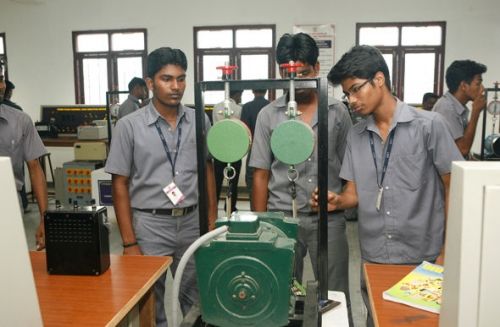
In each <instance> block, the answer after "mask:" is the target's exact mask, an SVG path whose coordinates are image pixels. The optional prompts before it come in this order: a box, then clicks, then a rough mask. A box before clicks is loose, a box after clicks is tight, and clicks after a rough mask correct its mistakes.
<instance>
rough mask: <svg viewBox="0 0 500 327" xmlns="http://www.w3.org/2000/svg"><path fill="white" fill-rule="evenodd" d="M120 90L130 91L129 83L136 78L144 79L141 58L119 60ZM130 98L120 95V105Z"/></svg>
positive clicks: (126, 95)
mask: <svg viewBox="0 0 500 327" xmlns="http://www.w3.org/2000/svg"><path fill="white" fill-rule="evenodd" d="M117 66H118V90H119V91H128V83H129V82H130V81H131V80H132V78H134V77H140V78H142V76H143V73H142V58H141V57H127V58H118V60H117ZM127 97H128V94H125V93H123V94H120V97H119V99H120V101H119V102H120V103H123V101H125V100H126V99H127Z"/></svg>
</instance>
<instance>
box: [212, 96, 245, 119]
mask: <svg viewBox="0 0 500 327" xmlns="http://www.w3.org/2000/svg"><path fill="white" fill-rule="evenodd" d="M229 109H230V110H231V112H232V114H231V118H238V119H240V117H241V106H240V105H239V104H237V103H236V102H235V101H234V100H233V99H229ZM222 119H224V102H219V103H217V104H216V105H215V106H214V110H213V111H212V121H213V123H214V124H215V123H216V122H218V121H220V120H222Z"/></svg>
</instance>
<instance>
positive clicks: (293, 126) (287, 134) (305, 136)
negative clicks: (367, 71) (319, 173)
mask: <svg viewBox="0 0 500 327" xmlns="http://www.w3.org/2000/svg"><path fill="white" fill-rule="evenodd" d="M314 144H315V139H314V132H313V130H312V128H311V127H310V126H309V125H307V124H306V123H304V122H302V121H299V120H287V121H285V122H283V123H281V124H279V125H278V126H277V127H276V128H275V129H274V131H273V134H272V135H271V150H272V152H273V154H274V156H275V157H276V159H278V160H279V161H281V162H283V163H285V164H288V165H296V164H299V163H301V162H304V161H306V160H307V159H308V158H309V157H310V156H311V154H312V153H313V151H314Z"/></svg>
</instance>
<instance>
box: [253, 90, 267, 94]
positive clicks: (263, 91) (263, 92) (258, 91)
mask: <svg viewBox="0 0 500 327" xmlns="http://www.w3.org/2000/svg"><path fill="white" fill-rule="evenodd" d="M252 92H253V93H257V94H266V92H267V90H266V89H253V90H252Z"/></svg>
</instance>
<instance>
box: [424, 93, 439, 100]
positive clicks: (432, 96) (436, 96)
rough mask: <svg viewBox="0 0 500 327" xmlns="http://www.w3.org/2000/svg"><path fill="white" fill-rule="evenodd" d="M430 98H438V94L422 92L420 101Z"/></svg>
mask: <svg viewBox="0 0 500 327" xmlns="http://www.w3.org/2000/svg"><path fill="white" fill-rule="evenodd" d="M432 98H436V99H437V98H439V95H437V94H436V93H432V92H427V93H425V94H424V97H423V98H422V103H424V102H426V101H427V100H429V99H432Z"/></svg>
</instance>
